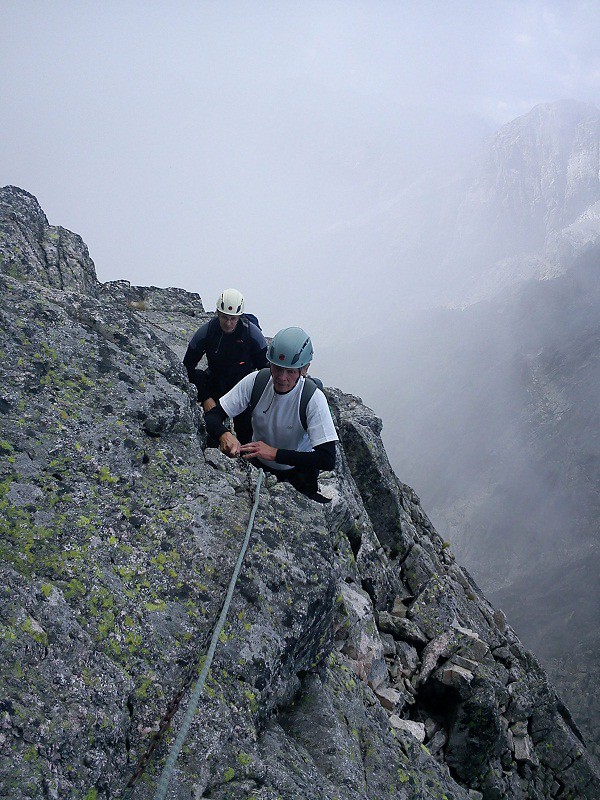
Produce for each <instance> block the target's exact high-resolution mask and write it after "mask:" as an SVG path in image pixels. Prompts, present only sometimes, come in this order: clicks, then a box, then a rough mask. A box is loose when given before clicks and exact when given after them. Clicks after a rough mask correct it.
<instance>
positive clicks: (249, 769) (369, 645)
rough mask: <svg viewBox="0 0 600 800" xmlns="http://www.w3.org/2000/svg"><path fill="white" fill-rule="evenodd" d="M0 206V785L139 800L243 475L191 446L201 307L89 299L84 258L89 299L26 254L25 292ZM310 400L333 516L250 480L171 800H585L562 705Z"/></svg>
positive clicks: (341, 408) (172, 293) (128, 297)
mask: <svg viewBox="0 0 600 800" xmlns="http://www.w3.org/2000/svg"><path fill="white" fill-rule="evenodd" d="M1 194H2V199H3V201H4V202H5V203H6V204H7V205H9V206H10V208H11V210H10V212H9V213H8V214H4V215H3V216H2V217H1V218H0V235H1V237H2V239H1V242H2V256H3V259H2V262H1V263H2V272H1V274H0V298H1V300H0V325H1V327H2V331H3V357H2V365H1V369H2V384H1V385H2V389H1V393H0V426H1V428H2V433H1V438H0V446H1V449H2V453H3V456H4V457H3V459H2V461H1V462H0V477H1V480H0V509H1V512H2V534H3V535H2V540H1V552H2V559H1V566H0V569H1V571H2V590H1V591H2V603H1V604H0V634H1V635H0V651H1V654H2V658H1V659H0V682H1V686H2V698H3V700H2V717H1V720H2V730H1V734H0V735H1V737H2V745H3V747H2V750H1V751H0V785H1V786H2V787H3V792H4V793H5V796H9V797H11V798H13V799H14V800H21V799H22V798H34V797H35V798H39V797H49V798H58V797H60V798H71V797H72V798H76V797H77V798H80V797H85V798H86V799H87V800H92V798H95V799H96V800H97V798H111V797H122V796H126V795H129V796H132V797H134V798H142V797H148V796H149V795H151V794H152V792H153V790H154V788H155V786H156V781H157V778H158V775H159V772H160V769H161V768H162V766H163V765H164V763H165V759H166V756H167V753H168V745H169V743H170V741H172V736H173V735H174V734H173V732H171V733H167V734H166V735H164V736H161V737H159V738H158V740H156V739H155V738H153V734H154V733H155V732H156V731H157V729H158V727H159V722H160V720H161V718H163V715H164V714H165V712H166V711H167V709H169V708H170V709H171V711H172V713H173V719H172V727H173V729H174V730H177V729H178V727H179V725H180V724H181V719H182V715H183V712H184V707H185V703H186V702H187V698H188V697H189V686H190V683H191V681H193V679H194V677H195V675H197V671H198V665H199V663H200V662H201V659H202V657H203V656H204V653H205V648H206V642H207V640H208V637H209V636H210V633H211V631H212V629H213V626H214V623H215V619H216V616H217V614H218V611H219V607H220V604H221V600H222V597H223V593H224V590H225V587H226V585H227V582H228V580H229V576H230V575H231V571H232V567H233V563H234V561H235V558H236V555H237V549H238V547H239V545H240V542H241V539H242V538H243V532H244V530H245V526H246V524H247V521H248V517H249V513H250V508H251V506H252V503H253V499H254V498H253V492H254V487H255V485H256V477H257V475H256V471H255V470H254V468H250V467H248V466H247V465H244V464H241V463H238V462H237V461H231V460H229V459H227V458H225V457H224V456H222V455H221V454H220V453H218V452H217V451H214V450H205V449H204V447H203V430H202V427H201V420H200V418H199V414H198V410H197V406H196V404H195V402H194V399H193V393H192V392H191V390H190V388H189V385H188V383H187V381H186V377H185V374H184V371H183V369H182V366H181V362H180V355H179V354H178V353H176V352H175V350H177V349H180V348H181V347H183V346H184V345H185V343H186V341H187V339H188V337H189V335H190V332H191V331H192V330H193V329H194V328H195V327H196V326H197V325H198V324H199V323H200V322H201V321H202V320H203V319H205V318H206V315H205V314H204V313H203V311H202V308H201V306H200V304H199V300H198V297H197V296H193V295H186V293H184V292H180V291H178V290H158V289H155V288H152V287H150V288H143V287H129V286H128V285H127V284H126V283H125V282H117V283H115V284H104V285H99V284H97V283H96V284H94V291H93V294H88V293H87V292H86V291H85V286H87V283H88V281H89V280H90V278H92V277H93V272H92V270H93V265H92V266H91V267H90V263H89V262H87V261H86V260H85V259H84V258H83V257H81V258H75V259H74V262H73V264H72V271H71V272H72V275H74V276H75V275H76V273H77V269H81V271H82V272H81V279H82V287H80V288H79V289H77V288H76V287H75V286H74V285H73V284H72V283H71V284H70V285H69V287H68V288H57V287H56V282H57V281H60V280H62V278H60V277H57V276H56V274H55V272H54V271H53V270H52V264H53V263H54V262H52V261H51V260H48V259H46V257H45V256H44V255H43V249H42V250H38V249H37V248H34V249H33V251H32V253H31V255H30V258H31V262H30V267H31V275H32V276H34V278H35V279H34V280H32V279H30V278H28V277H27V275H26V260H25V258H24V257H23V256H22V243H23V239H22V237H23V235H24V231H25V229H28V230H29V233H30V234H31V236H32V237H33V238H34V239H36V237H37V238H38V241H39V237H41V239H42V240H43V239H45V238H46V237H47V236H48V235H49V234H50V232H51V231H49V230H48V229H47V226H46V223H45V222H44V220H43V215H42V212H41V210H40V209H39V207H36V208H34V206H37V204H35V203H34V198H32V197H31V196H30V195H27V194H26V193H24V192H21V191H19V190H15V189H10V190H2V192H1ZM32 209H34V210H35V218H36V219H38V220H41V226H40V227H37V228H36V227H35V226H32V219H33V218H32V214H31V211H32ZM11 214H13V215H14V216H15V217H16V219H14V218H13V217H12V216H11ZM16 254H17V255H16ZM35 259H37V261H36V260H35ZM15 264H17V265H18V267H19V268H18V270H17V269H15ZM78 264H79V267H77V265H78ZM13 273H14V274H13ZM45 273H46V277H45ZM15 275H16V276H15ZM328 398H329V401H330V403H331V407H332V410H333V413H334V416H335V420H336V424H337V427H338V430H339V432H340V440H341V447H340V452H339V463H338V467H337V469H336V472H335V474H332V475H325V476H324V477H323V480H324V482H325V483H327V484H328V485H329V486H330V488H331V491H332V492H333V493H334V494H335V499H334V501H333V502H332V504H331V506H330V507H329V508H325V509H324V508H323V507H322V506H318V505H315V504H313V503H311V502H310V501H308V500H307V499H306V498H304V497H302V496H300V495H298V494H296V493H295V492H294V490H293V489H292V488H291V487H290V486H288V485H280V484H276V483H274V482H273V481H272V480H271V479H268V480H267V481H266V485H265V486H264V489H263V490H261V494H260V498H259V511H258V514H257V516H256V520H255V524H254V532H253V539H252V542H251V547H250V550H249V553H248V556H247V559H246V562H245V564H244V568H243V573H242V576H241V578H240V581H239V583H238V585H237V587H236V591H235V593H234V598H233V605H232V608H231V611H230V614H229V617H228V623H227V626H226V627H225V629H224V632H223V634H222V636H221V637H220V642H219V646H218V648H217V652H216V659H215V662H214V664H213V668H212V671H211V674H210V676H209V680H208V683H207V686H206V689H205V692H204V694H203V696H202V702H201V704H200V707H199V710H198V713H197V714H196V715H195V717H194V720H193V724H192V727H191V730H190V733H189V736H188V739H187V742H186V745H185V747H184V750H183V752H182V754H181V757H180V759H179V761H178V764H177V769H176V770H175V773H174V775H173V777H172V781H171V789H170V795H169V796H170V797H190V796H193V797H196V798H200V797H211V798H213V800H225V798H233V797H236V798H237V797H252V798H256V800H274V799H275V798H277V797H286V798H294V799H295V798H297V800H300V798H302V800H313V799H314V800H317V798H318V799H319V800H322V798H327V800H333V799H334V798H338V800H375V799H376V798H377V800H379V798H381V797H384V796H392V797H396V798H403V799H405V800H409V799H410V800H417V798H431V799H432V800H433V798H439V797H443V796H446V797H453V798H455V800H461V799H464V800H467V798H471V799H473V798H477V797H479V798H481V797H483V798H486V800H492V798H499V797H503V798H514V800H517V798H536V799H537V800H542V798H548V797H556V798H559V797H562V798H566V797H569V796H577V797H579V798H584V799H585V798H589V800H592V798H594V797H597V796H598V793H599V791H600V775H599V774H598V772H597V769H596V766H595V765H594V762H593V761H592V760H591V758H590V757H589V754H588V752H587V750H586V749H585V746H584V744H583V742H582V740H581V737H580V734H579V732H578V730H577V727H576V726H575V724H574V722H573V720H572V719H571V716H570V714H569V712H568V711H567V709H566V708H565V706H564V705H563V704H562V702H561V701H560V699H559V698H558V697H557V695H556V693H555V692H554V690H553V689H552V687H551V686H550V685H549V683H548V681H547V678H546V676H545V674H544V671H543V670H542V669H541V667H540V666H539V664H538V663H537V661H536V660H535V658H534V657H532V656H531V655H530V654H529V653H527V652H526V651H525V650H524V648H523V647H522V645H521V644H520V642H519V640H518V639H517V637H516V636H515V634H514V633H513V631H512V629H511V628H510V627H509V626H507V625H506V621H505V619H504V618H503V615H502V614H500V613H498V612H495V611H494V609H493V608H492V607H491V606H490V605H489V603H488V602H487V601H486V600H485V598H484V597H483V596H482V594H481V592H480V591H479V590H478V588H477V586H476V585H475V584H474V583H473V581H472V580H471V578H470V577H469V575H468V574H467V573H466V572H465V571H464V570H463V569H461V568H460V567H459V566H458V565H457V564H456V563H455V561H454V558H453V556H452V554H451V552H450V551H449V550H448V548H447V547H446V546H445V545H444V543H443V542H442V540H441V539H440V537H439V536H438V535H437V534H436V532H435V530H434V529H433V528H432V526H431V523H430V522H429V520H428V519H427V517H426V515H425V514H424V512H423V510H422V508H421V506H420V503H419V500H418V498H417V497H416V495H415V494H414V492H412V490H411V489H410V488H409V487H407V486H405V485H404V484H402V483H400V482H399V481H398V479H397V478H396V476H395V475H394V474H393V472H392V470H391V469H390V466H389V463H388V460H387V457H386V454H385V451H384V449H383V446H382V443H381V439H380V437H379V433H380V430H381V423H380V421H379V420H378V419H377V417H375V416H374V414H373V413H372V412H371V411H370V410H369V409H368V408H366V407H365V406H363V405H362V404H361V403H360V401H358V400H357V399H356V398H353V397H351V396H348V395H344V394H343V393H341V392H340V391H338V390H328ZM422 742H424V743H425V745H426V746H425V747H423V746H421V743H422ZM140 759H141V761H140ZM136 765H139V769H137V768H136ZM127 785H129V787H130V790H131V791H129V792H125V787H126V786H127Z"/></svg>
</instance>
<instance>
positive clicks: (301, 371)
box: [300, 363, 310, 378]
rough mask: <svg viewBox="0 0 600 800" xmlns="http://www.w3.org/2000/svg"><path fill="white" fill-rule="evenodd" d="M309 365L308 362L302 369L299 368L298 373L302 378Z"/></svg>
mask: <svg viewBox="0 0 600 800" xmlns="http://www.w3.org/2000/svg"><path fill="white" fill-rule="evenodd" d="M309 367H310V363H309V364H307V365H306V366H304V367H302V369H301V370H300V375H302V377H303V378H305V377H306V375H307V373H308V368H309Z"/></svg>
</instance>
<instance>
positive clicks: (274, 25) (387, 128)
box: [0, 0, 600, 389]
mask: <svg viewBox="0 0 600 800" xmlns="http://www.w3.org/2000/svg"><path fill="white" fill-rule="evenodd" d="M0 13H1V23H2V24H1V25H0V74H1V75H2V78H1V94H0V103H1V109H2V120H3V123H2V126H1V128H0V141H1V150H0V152H1V154H2V159H1V163H0V179H1V181H2V184H3V185H4V184H14V185H17V186H20V187H21V188H23V189H26V190H27V191H30V192H31V193H32V194H34V195H35V196H36V197H37V198H38V200H39V201H40V203H41V205H42V207H43V208H44V210H45V212H46V214H47V215H48V217H49V221H50V223H51V224H58V225H62V226H64V227H67V228H69V229H71V230H74V231H76V232H77V233H79V234H80V235H81V236H82V237H83V239H84V240H85V241H86V243H87V244H88V246H89V248H90V253H91V256H92V258H93V259H94V261H95V264H96V268H97V273H98V277H99V279H100V280H102V281H106V280H114V279H127V280H129V281H131V282H132V283H134V284H139V285H149V284H153V285H157V286H167V285H176V286H179V287H182V288H186V289H189V290H192V291H196V292H199V293H200V295H201V296H202V298H203V300H204V302H205V305H206V307H207V308H211V307H212V306H213V304H214V302H215V299H216V296H217V295H218V293H219V292H220V291H221V290H222V289H223V288H224V287H226V286H236V287H238V288H240V289H241V290H242V291H243V292H244V293H245V295H246V297H247V303H248V307H249V308H250V309H252V310H253V311H254V312H256V314H257V315H258V316H259V318H260V319H261V321H262V322H263V326H264V327H265V330H266V331H267V332H269V333H274V332H275V330H277V329H278V328H279V327H282V326H284V325H288V324H301V325H304V326H305V327H307V328H308V329H309V330H310V332H311V333H312V334H313V338H314V339H315V345H316V348H317V354H318V351H319V345H320V344H322V343H323V342H324V341H327V342H330V341H334V340H336V339H337V340H340V341H343V340H344V339H345V338H346V337H347V335H348V329H349V328H350V329H351V330H355V328H356V326H355V324H354V317H355V316H356V313H357V311H358V309H360V313H361V316H362V323H361V325H362V327H364V328H365V329H366V330H368V329H369V327H370V325H371V321H372V323H373V327H376V326H377V324H378V323H379V321H380V318H381V315H382V314H384V315H387V314H390V313H391V312H392V311H393V312H394V313H396V312H397V311H398V306H399V304H400V303H402V305H403V306H404V307H405V308H406V307H408V306H410V305H411V304H414V303H417V302H420V301H423V300H424V299H425V302H429V300H430V296H431V295H437V293H438V289H439V283H440V280H441V275H440V273H439V265H438V264H437V262H436V255H437V252H436V250H435V247H434V248H433V250H432V252H430V253H429V254H428V253H423V250H424V249H425V250H426V249H427V247H426V243H424V242H423V240H422V238H419V236H418V235H416V233H415V231H416V232H418V228H419V224H420V221H419V220H418V219H417V220H411V224H410V225H408V226H404V227H403V228H400V229H399V227H398V225H397V222H396V219H397V217H398V212H400V214H404V213H405V212H406V207H407V204H410V203H412V200H413V197H414V193H415V191H417V190H418V186H419V182H420V181H422V180H423V177H424V176H429V177H428V179H427V180H428V182H427V185H428V187H431V185H432V184H431V182H430V177H431V176H432V175H434V176H435V177H436V179H437V181H438V185H439V186H440V187H445V186H448V185H449V184H451V182H452V180H453V176H454V173H455V171H456V170H457V169H459V168H460V164H461V162H462V159H468V158H469V157H470V156H471V155H472V152H473V150H474V149H475V148H476V147H477V146H478V145H479V143H480V141H481V139H482V136H483V135H484V134H485V133H488V132H490V131H493V130H494V129H496V128H497V127H498V126H499V125H500V124H502V123H504V122H507V121H508V120H510V119H513V118H514V117H516V116H518V115H519V114H522V113H525V112H527V111H528V110H529V109H530V108H531V107H532V106H534V105H535V104H537V103H539V102H545V101H552V100H555V99H558V98H561V97H573V98H575V99H579V100H584V101H588V102H597V101H598V99H599V90H600V60H599V58H598V47H597V36H596V32H597V30H598V29H599V27H598V23H599V22H600V9H598V8H597V7H596V5H595V4H590V3H588V2H576V3H568V4H567V3H559V2H555V3H539V2H531V3H523V2H515V3H511V2H498V3H485V4H481V3H476V2H462V3H453V4H448V6H447V8H446V7H445V6H444V5H442V4H440V3H435V2H432V3H427V2H425V3H423V2H403V3H396V2H327V1H325V2H314V3H311V2H308V3H302V4H298V3H292V2H285V1H284V2H281V1H279V2H260V3H258V2H257V3H242V2H220V3H209V2H172V3H169V4H164V3H158V2H146V1H145V2H135V0H132V1H131V2H127V3H123V2H105V3H101V4H100V3H95V2H88V3H80V2H64V1H62V2H61V0H56V2H53V3H51V4H42V3H39V2H29V1H28V0H18V1H17V0H15V1H14V2H12V0H2V2H0ZM422 200H423V206H422V207H421V208H420V211H419V213H420V214H423V213H424V214H425V215H427V213H428V212H427V203H426V200H427V198H422ZM411 237H412V239H411ZM392 297H393V298H396V299H395V300H394V301H393V303H390V300H389V299H388V298H392ZM348 388H350V389H351V388H352V387H351V386H349V387H348Z"/></svg>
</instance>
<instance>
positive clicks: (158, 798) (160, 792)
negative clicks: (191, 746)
mask: <svg viewBox="0 0 600 800" xmlns="http://www.w3.org/2000/svg"><path fill="white" fill-rule="evenodd" d="M263 474H264V473H263V471H262V469H259V470H258V479H257V481H256V496H255V498H254V506H253V508H252V513H251V514H250V521H249V522H248V528H247V529H246V538H245V539H244V543H243V544H242V549H241V550H240V554H239V556H238V560H237V563H236V565H235V569H234V570H233V575H232V577H231V581H230V583H229V588H228V590H227V595H226V597H225V602H224V604H223V608H222V610H221V615H220V616H219V619H218V621H217V625H216V627H215V629H214V631H213V635H212V639H211V640H210V646H209V648H208V653H207V654H206V661H205V662H204V666H203V668H202V672H201V673H200V677H199V678H198V681H197V683H196V685H195V686H194V690H193V691H192V694H191V696H190V701H189V704H188V707H187V710H186V712H185V716H184V718H183V722H182V724H181V728H180V730H179V733H178V734H177V738H176V739H175V741H174V742H173V746H172V747H171V751H170V753H169V755H168V758H167V761H166V763H165V766H164V768H163V771H162V775H161V776H160V781H159V782H158V787H157V789H156V794H155V795H154V800H164V798H165V797H166V795H167V789H168V788H169V781H170V780H171V776H172V774H173V771H174V769H175V764H176V762H177V758H178V756H179V753H180V752H181V748H182V747H183V743H184V741H185V737H186V736H187V734H188V731H189V729H190V725H191V724H192V719H193V718H194V714H195V713H196V709H197V708H198V703H199V701H200V694H201V692H202V689H203V687H204V682H205V680H206V676H207V675H208V671H209V669H210V665H211V663H212V660H213V656H214V654H215V649H216V647H217V642H218V641H219V635H220V634H221V631H222V630H223V626H224V625H225V619H226V617H227V612H228V610H229V606H230V604H231V598H232V597H233V590H234V589H235V584H236V582H237V579H238V576H239V574H240V569H241V568H242V562H243V560H244V556H245V555H246V550H247V549H248V543H249V541H250V533H251V532H252V526H253V524H254V517H255V516H256V509H257V508H258V501H259V496H260V485H261V483H262V479H263Z"/></svg>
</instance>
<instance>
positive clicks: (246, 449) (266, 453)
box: [240, 442, 277, 461]
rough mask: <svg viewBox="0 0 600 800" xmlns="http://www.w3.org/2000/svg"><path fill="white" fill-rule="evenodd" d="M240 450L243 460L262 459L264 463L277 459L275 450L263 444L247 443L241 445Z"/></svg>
mask: <svg viewBox="0 0 600 800" xmlns="http://www.w3.org/2000/svg"><path fill="white" fill-rule="evenodd" d="M240 450H241V453H242V455H243V457H244V458H262V459H264V460H265V461H275V459H276V458H277V448H275V447H271V446H270V445H268V444H265V443H264V442H249V443H248V444H243V445H242V446H241V448H240Z"/></svg>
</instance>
